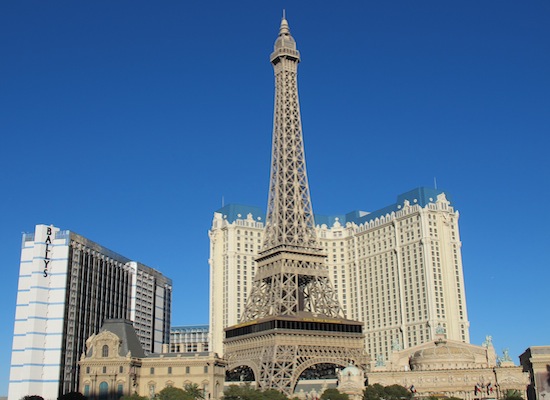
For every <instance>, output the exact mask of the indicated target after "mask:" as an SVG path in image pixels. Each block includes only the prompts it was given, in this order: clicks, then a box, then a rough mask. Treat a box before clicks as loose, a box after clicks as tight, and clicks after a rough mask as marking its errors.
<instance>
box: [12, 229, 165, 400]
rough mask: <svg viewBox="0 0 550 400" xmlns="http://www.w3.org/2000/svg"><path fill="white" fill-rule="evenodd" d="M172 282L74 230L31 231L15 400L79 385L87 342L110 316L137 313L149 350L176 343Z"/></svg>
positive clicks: (21, 294)
mask: <svg viewBox="0 0 550 400" xmlns="http://www.w3.org/2000/svg"><path fill="white" fill-rule="evenodd" d="M171 297H172V281H171V280H170V279H168V278H166V277H165V276H163V275H162V274H161V273H160V272H158V271H156V270H154V269H152V268H149V267H147V266H145V265H143V264H141V263H139V262H135V261H131V260H129V259H127V258H125V257H123V256H121V255H119V254H117V253H115V252H113V251H111V250H108V249H106V248H104V247H103V246H101V245H99V244H97V243H94V242H92V241H91V240H89V239H86V238H84V237H82V236H80V235H77V234H76V233H74V232H71V231H68V230H60V229H59V228H57V227H54V226H51V225H50V226H46V225H37V226H36V228H35V232H34V233H29V234H24V235H23V242H22V249H21V265H20V272H19V285H18V291H17V304H16V313H15V325H14V338H13V347H12V359H11V368H10V383H9V394H8V398H9V400H19V399H20V398H22V397H23V396H26V395H40V396H42V397H44V398H45V399H46V400H48V399H56V398H57V397H58V396H59V395H61V394H63V393H68V392H71V391H76V390H78V372H79V371H78V360H79V357H80V356H81V354H83V353H84V351H85V342H86V339H87V338H88V337H90V336H91V335H92V334H94V333H97V332H98V331H99V328H100V327H101V325H102V323H103V321H104V320H105V319H108V318H121V319H128V320H131V321H132V322H133V324H134V327H135V330H136V332H137V335H138V337H139V340H140V342H141V345H142V347H143V349H144V351H145V352H146V353H151V352H161V351H162V345H163V344H164V343H169V335H170V314H171V312H170V307H171Z"/></svg>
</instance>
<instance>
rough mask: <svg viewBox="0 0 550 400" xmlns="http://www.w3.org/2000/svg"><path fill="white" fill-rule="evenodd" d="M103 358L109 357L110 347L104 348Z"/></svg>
mask: <svg viewBox="0 0 550 400" xmlns="http://www.w3.org/2000/svg"><path fill="white" fill-rule="evenodd" d="M101 357H109V346H107V345H104V346H103V349H102V350H101Z"/></svg>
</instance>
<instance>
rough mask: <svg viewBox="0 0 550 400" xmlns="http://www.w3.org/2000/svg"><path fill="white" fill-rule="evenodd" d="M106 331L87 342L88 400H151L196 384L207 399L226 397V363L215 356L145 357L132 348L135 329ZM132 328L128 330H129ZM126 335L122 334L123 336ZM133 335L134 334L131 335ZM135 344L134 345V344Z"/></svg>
mask: <svg viewBox="0 0 550 400" xmlns="http://www.w3.org/2000/svg"><path fill="white" fill-rule="evenodd" d="M125 323H126V325H127V326H126V327H125V328H126V329H125V330H121V329H119V327H120V325H121V324H123V323H118V326H115V327H113V328H112V330H115V331H118V332H119V334H115V333H113V332H112V331H111V330H108V329H104V330H102V331H101V332H100V333H98V334H97V335H93V336H91V337H90V338H88V340H87V341H86V353H85V354H83V355H82V357H81V359H80V363H79V365H80V391H81V393H83V394H84V395H85V396H87V397H88V398H89V399H97V398H100V397H101V398H105V399H118V398H119V397H120V396H122V395H131V394H134V393H137V394H138V395H140V396H145V397H149V398H152V397H154V396H155V394H157V393H158V392H160V391H161V390H162V389H163V388H165V387H167V386H173V387H178V388H182V389H183V388H184V387H185V385H187V384H196V385H197V386H198V387H199V388H201V389H202V390H203V393H204V395H205V399H211V400H216V399H219V398H220V396H221V395H222V393H223V385H224V380H225V362H224V361H223V360H221V359H220V358H218V356H217V355H216V354H214V353H208V352H197V353H161V354H149V355H147V356H145V355H144V354H143V351H142V350H141V352H140V349H139V348H138V347H136V346H135V345H134V346H133V345H132V341H133V338H132V335H135V332H133V327H132V326H131V323H129V322H125ZM128 325H129V326H128ZM120 332H123V333H120ZM132 332H133V333H132ZM134 343H135V341H134Z"/></svg>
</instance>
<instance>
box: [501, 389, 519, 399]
mask: <svg viewBox="0 0 550 400" xmlns="http://www.w3.org/2000/svg"><path fill="white" fill-rule="evenodd" d="M503 400H523V397H522V396H521V394H520V393H519V392H518V391H517V390H507V391H506V393H504V397H503Z"/></svg>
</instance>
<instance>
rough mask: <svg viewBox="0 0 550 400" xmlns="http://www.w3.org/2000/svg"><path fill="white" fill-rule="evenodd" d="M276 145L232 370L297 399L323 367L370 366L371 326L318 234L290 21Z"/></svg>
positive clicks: (280, 74) (278, 46)
mask: <svg viewBox="0 0 550 400" xmlns="http://www.w3.org/2000/svg"><path fill="white" fill-rule="evenodd" d="M270 59H271V64H273V69H274V73H275V109H274V120H273V146H272V159H271V178H270V188H269V199H268V209H267V218H266V228H265V233H264V244H263V249H262V251H261V252H260V254H259V256H258V257H257V258H256V262H257V271H256V275H255V277H254V283H253V287H252V290H251V292H250V294H249V297H248V300H247V305H246V308H245V310H244V312H243V314H242V316H241V321H240V323H239V324H238V325H236V326H232V327H229V328H227V329H226V338H225V341H224V343H225V357H226V358H227V361H228V363H229V365H228V368H229V369H231V368H234V367H237V366H248V367H250V368H251V369H252V371H253V372H254V375H255V379H256V382H257V383H258V385H259V387H260V388H262V389H267V388H274V389H277V390H280V391H282V392H284V393H286V394H291V393H292V391H293V389H294V387H295V385H296V383H297V382H298V379H299V377H300V374H301V373H302V372H303V371H305V370H306V369H307V368H309V367H311V366H313V365H315V364H321V363H332V364H336V365H342V366H346V365H348V363H349V362H350V361H353V362H355V363H356V365H358V366H362V367H366V365H367V361H368V360H367V357H366V355H365V353H364V336H363V333H362V328H363V324H362V323H361V322H358V321H351V320H347V319H345V317H344V313H343V310H342V307H341V306H340V304H339V302H338V299H337V296H336V292H335V290H334V289H333V287H332V284H331V282H330V280H329V275H328V270H327V268H326V266H325V264H324V260H325V257H326V255H325V254H324V253H323V251H322V250H321V248H320V246H319V243H318V241H317V238H316V234H315V225H314V218H313V211H312V207H311V199H310V194H309V186H308V180H307V173H306V163H305V156H304V144H303V135H302V123H301V119H300V106H299V101H298V85H297V71H298V63H299V62H300V53H299V51H298V50H297V49H296V42H295V41H294V38H293V37H292V36H291V34H290V29H289V26H288V22H287V20H286V18H284V17H283V19H282V21H281V26H280V29H279V36H278V37H277V40H276V41H275V46H274V51H273V53H272V54H271V58H270Z"/></svg>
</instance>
